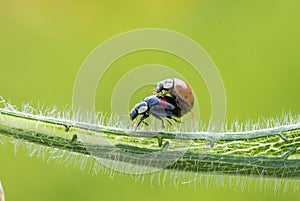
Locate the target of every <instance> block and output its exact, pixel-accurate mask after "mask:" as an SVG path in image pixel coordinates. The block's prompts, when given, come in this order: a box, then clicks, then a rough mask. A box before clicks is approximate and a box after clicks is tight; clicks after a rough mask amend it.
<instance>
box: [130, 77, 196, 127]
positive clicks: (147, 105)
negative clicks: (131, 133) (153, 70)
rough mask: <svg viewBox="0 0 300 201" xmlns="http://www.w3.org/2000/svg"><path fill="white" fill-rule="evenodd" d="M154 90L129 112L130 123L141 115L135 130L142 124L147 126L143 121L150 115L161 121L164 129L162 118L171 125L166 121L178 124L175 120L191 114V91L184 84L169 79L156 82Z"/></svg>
mask: <svg viewBox="0 0 300 201" xmlns="http://www.w3.org/2000/svg"><path fill="white" fill-rule="evenodd" d="M155 90H156V94H155V95H152V96H148V97H146V98H145V99H144V100H143V101H141V102H140V103H138V104H136V105H135V106H134V107H133V109H132V110H131V112H130V120H131V121H132V122H133V120H134V119H136V118H137V116H138V115H142V117H141V118H140V120H139V122H138V124H137V126H136V127H135V129H137V127H138V126H139V125H140V124H141V123H142V122H143V123H144V124H146V125H147V126H148V124H147V123H146V122H145V121H144V120H145V119H146V118H148V117H149V116H150V115H153V116H154V117H156V118H157V119H159V120H161V121H162V128H164V127H165V125H164V121H163V119H162V118H163V117H164V118H166V120H167V121H168V123H170V124H171V125H172V123H171V122H170V121H169V120H168V119H173V120H174V121H176V122H178V120H177V119H176V118H180V117H182V116H183V115H185V114H187V113H188V112H191V110H192V108H193V106H194V94H193V92H192V89H191V88H190V87H189V85H188V84H187V83H186V82H184V81H182V80H180V79H178V78H169V79H165V80H162V81H160V82H158V83H157V84H156V87H155Z"/></svg>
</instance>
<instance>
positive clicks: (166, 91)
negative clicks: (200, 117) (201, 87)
mask: <svg viewBox="0 0 300 201" xmlns="http://www.w3.org/2000/svg"><path fill="white" fill-rule="evenodd" d="M155 90H156V93H161V94H163V95H169V96H173V97H174V98H175V100H176V102H177V105H178V107H179V108H180V109H181V115H185V114H186V113H188V112H190V111H191V110H192V108H193V106H194V94H193V91H192V89H191V88H190V86H189V85H188V84H187V83H186V82H184V81H183V80H180V79H178V78H169V79H165V80H162V81H160V82H158V83H157V84H156V87H155Z"/></svg>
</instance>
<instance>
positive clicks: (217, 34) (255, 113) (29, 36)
mask: <svg viewBox="0 0 300 201" xmlns="http://www.w3.org/2000/svg"><path fill="white" fill-rule="evenodd" d="M299 6H300V3H299V1H296V0H295V1H292V0H287V1H283V0H272V1H270V0H265V1H258V0H253V1H234V0H230V1H219V0H210V1H208V0H207V1H204V0H201V1H196V0H195V1H177V0H172V1H171V0H165V1H157V0H152V1H149V0H147V1H146V0H140V1H138V0H123V1H68V0H67V1H55V0H52V1H44V0H40V1H32V0H31V1H30V0H29V1H15V0H11V1H4V0H1V1H0V69H1V71H0V72H1V76H0V95H1V96H3V97H4V98H5V99H7V100H10V101H11V103H12V104H15V105H17V106H21V104H22V103H24V102H25V103H28V102H31V104H32V105H33V106H37V105H38V103H42V104H44V105H49V106H53V105H56V106H58V107H59V108H63V107H64V106H65V105H71V104H72V90H73V85H74V82H75V79H76V75H77V73H78V71H79V68H80V65H81V64H82V62H83V61H84V59H85V58H86V57H87V55H88V54H89V53H90V52H91V51H92V50H93V49H94V48H95V47H96V46H97V45H99V44H100V43H101V42H103V41H105V40H106V39H108V38H110V37H112V36H114V35H116V34H120V33H122V32H124V31H128V30H132V29H137V28H148V27H155V28H164V29H170V30H174V31H177V32H179V33H182V34H185V35H187V36H189V37H191V38H192V39H193V40H195V41H196V42H198V43H199V44H200V45H201V46H202V47H203V48H204V49H205V50H206V51H207V52H208V53H209V54H210V56H211V57H212V59H213V60H214V62H215V63H216V65H217V66H218V69H219V71H220V73H221V75H222V78H223V81H224V84H225V88H226V94H227V117H228V120H229V121H232V120H235V119H239V120H241V121H244V120H247V119H249V118H250V119H255V118H258V117H259V116H263V117H273V116H280V115H281V114H282V112H283V111H291V112H292V113H294V114H299V112H300V104H299V100H298V99H299V97H300V96H299V94H298V91H299V90H298V87H299V86H300V79H299V75H300V67H299V66H300V56H299V47H300V37H299V36H300V20H299V19H300V12H299ZM138 54H141V53H137V55H130V58H127V59H126V58H124V60H123V61H122V60H120V61H119V64H116V65H120V66H121V65H123V66H124V65H125V66H126V65H127V66H132V67H134V66H135V65H136V64H137V63H138V64H147V63H149V62H151V63H161V64H166V65H172V64H173V65H178V64H179V63H177V60H178V59H176V58H172V57H170V56H168V55H160V54H158V53H153V52H144V53H142V54H143V55H142V56H141V55H138ZM134 56H136V57H134ZM178 62H180V61H178ZM110 74H111V75H112V73H110ZM107 76H109V73H108V75H107ZM106 79H108V78H107V77H106ZM112 84H113V83H112ZM138 98H139V97H136V98H135V99H133V100H132V102H133V103H135V102H137V101H138V100H139V99H138ZM101 99H102V96H101V94H97V97H96V103H97V105H96V108H97V109H98V110H101V111H104V112H109V109H108V108H106V107H100V106H99V105H101V101H102V100H101ZM201 100H203V102H204V104H202V107H203V108H201V109H202V110H203V112H204V113H205V114H204V115H203V117H204V118H209V111H210V109H209V106H207V107H205V105H206V103H209V98H208V97H207V95H205V93H204V95H203V97H201ZM133 103H132V104H133ZM203 105H204V106H203ZM106 110H107V111H106ZM0 180H1V181H2V183H3V185H4V188H5V191H6V196H7V200H14V201H16V200H30V201H34V200H43V201H47V200H49V201H50V200H51V201H52V200H65V201H66V200H72V201H75V200H91V201H92V200H133V201H135V200H145V201H146V200H184V199H185V200H219V199H222V200H231V201H234V200H241V199H243V200H245V201H246V200H256V201H259V200H266V199H271V200H291V201H295V200H300V193H299V192H294V193H291V192H292V191H293V188H292V187H291V189H289V193H288V194H274V193H273V191H271V190H269V191H267V192H260V191H259V192H257V191H255V190H254V189H253V190H252V189H250V190H249V191H247V192H241V191H240V190H235V188H234V186H226V188H216V187H214V186H213V185H212V186H211V187H210V188H209V189H208V190H207V191H202V190H200V189H193V188H187V187H180V188H179V189H175V188H174V187H172V185H170V186H169V185H167V186H166V187H162V186H159V185H158V184H156V183H154V184H153V185H151V184H150V183H151V182H150V180H149V179H148V178H146V180H145V181H144V182H143V183H141V182H135V181H134V180H133V179H132V178H131V177H126V176H122V175H118V174H117V175H115V177H114V179H111V178H110V177H109V174H104V173H100V174H99V175H97V176H93V175H91V174H89V173H87V172H82V171H80V170H78V169H77V168H74V167H69V168H66V167H64V166H62V165H58V164H57V163H55V162H50V163H47V162H45V161H43V160H41V159H38V158H36V157H34V158H30V157H29V156H28V154H26V153H24V149H19V150H18V153H17V154H16V155H15V154H14V147H13V145H11V144H9V143H7V144H3V145H1V146H0Z"/></svg>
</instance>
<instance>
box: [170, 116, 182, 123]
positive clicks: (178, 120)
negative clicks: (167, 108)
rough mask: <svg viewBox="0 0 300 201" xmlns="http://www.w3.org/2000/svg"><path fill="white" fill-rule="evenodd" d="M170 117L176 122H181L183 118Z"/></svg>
mask: <svg viewBox="0 0 300 201" xmlns="http://www.w3.org/2000/svg"><path fill="white" fill-rule="evenodd" d="M169 119H172V120H173V121H175V122H176V123H181V119H177V118H175V117H170V118H169Z"/></svg>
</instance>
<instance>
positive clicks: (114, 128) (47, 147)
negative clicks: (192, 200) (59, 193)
mask: <svg viewBox="0 0 300 201" xmlns="http://www.w3.org/2000/svg"><path fill="white" fill-rule="evenodd" d="M0 103H2V107H0V142H1V143H7V142H12V143H13V144H14V146H15V150H16V151H17V150H18V149H20V147H21V148H22V149H25V150H26V152H27V154H28V155H29V156H30V157H38V158H41V159H42V160H45V161H47V162H48V161H56V162H58V163H59V164H62V165H64V166H75V167H76V168H78V169H79V170H82V171H88V172H90V173H92V174H98V173H99V172H104V173H107V174H109V176H110V177H111V178H113V177H115V174H116V173H117V172H118V174H120V175H128V176H130V177H132V178H133V180H134V181H136V182H143V181H144V179H145V177H150V180H151V182H152V184H153V185H154V184H156V183H157V184H159V185H163V186H165V185H167V184H171V185H173V186H175V187H176V188H180V187H183V186H188V187H193V188H197V189H202V190H207V189H208V188H209V187H220V188H223V187H230V186H235V187H236V189H240V190H241V191H247V190H250V189H253V188H255V189H256V190H257V191H266V190H270V189H271V190H273V191H274V193H279V192H286V191H288V190H289V191H290V190H291V189H293V191H294V192H297V191H299V189H300V185H299V182H300V180H299V177H300V176H299V175H300V172H299V171H300V148H299V146H300V118H299V116H295V115H292V114H290V113H289V114H283V115H282V117H278V118H272V119H268V120H266V119H263V118H260V119H259V120H257V121H256V122H254V121H250V120H249V121H247V122H246V123H240V122H238V121H235V122H234V123H232V124H224V126H223V129H222V132H219V133H215V132H211V128H209V127H207V126H204V125H205V124H204V123H203V122H202V123H199V124H198V125H190V126H180V127H179V128H178V129H177V130H176V131H172V130H171V128H169V130H168V129H167V130H159V131H157V128H156V127H155V126H153V125H152V124H151V126H150V130H147V129H146V130H143V127H141V130H138V131H137V132H134V131H133V129H132V128H131V127H130V123H129V121H124V120H122V119H121V118H120V117H118V116H114V115H110V116H108V117H107V116H106V115H104V114H101V113H99V114H97V115H93V114H91V113H88V112H86V113H85V114H82V112H80V111H76V112H74V111H71V110H68V109H67V108H64V110H62V111H60V110H58V109H57V108H55V107H44V106H40V107H39V108H37V109H35V108H33V107H31V106H30V105H28V104H25V105H23V109H22V111H18V110H17V108H16V107H14V106H12V105H11V104H9V103H7V102H6V101H5V100H4V99H2V98H0ZM72 119H76V121H74V120H72ZM228 125H229V126H228ZM8 139H9V140H8ZM85 139H88V140H87V141H84V140H85ZM159 145H161V146H159ZM176 153H180V154H179V155H178V157H177V155H175V156H176V157H175V159H174V158H172V157H173V156H174V154H176ZM150 154H152V155H150ZM159 154H161V155H159ZM149 155H150V156H152V157H150V158H147V157H146V156H149ZM171 159H172V160H171ZM137 167H138V168H137ZM136 170H139V172H138V173H136V172H135V171H136ZM149 170H151V171H152V170H154V171H152V173H151V174H147V173H149Z"/></svg>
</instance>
